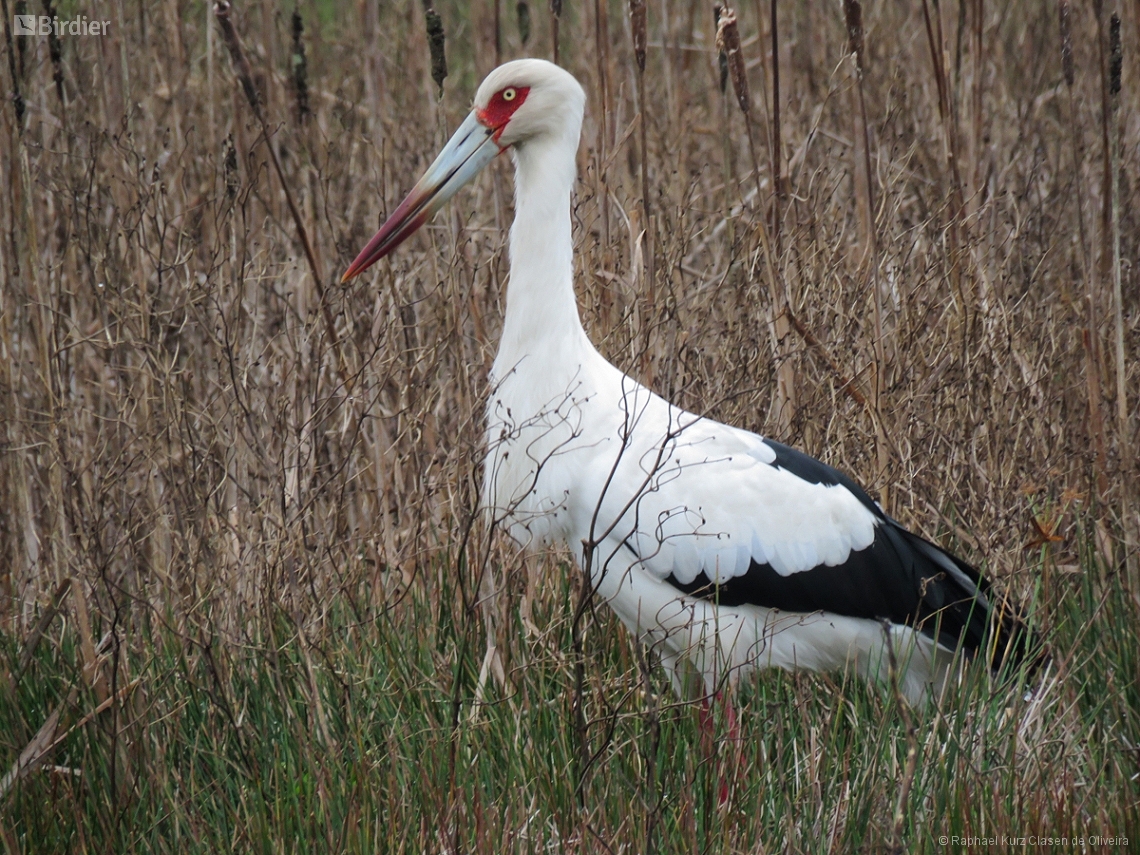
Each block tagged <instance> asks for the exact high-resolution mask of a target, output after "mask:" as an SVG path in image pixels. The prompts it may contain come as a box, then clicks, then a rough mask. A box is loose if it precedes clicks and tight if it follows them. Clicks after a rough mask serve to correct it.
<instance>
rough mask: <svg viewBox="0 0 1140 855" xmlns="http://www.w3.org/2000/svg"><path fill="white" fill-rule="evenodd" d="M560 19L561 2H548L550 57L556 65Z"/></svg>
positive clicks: (553, 0) (560, 0) (559, 0)
mask: <svg viewBox="0 0 1140 855" xmlns="http://www.w3.org/2000/svg"><path fill="white" fill-rule="evenodd" d="M561 19H562V0H550V44H551V49H550V55H551V59H552V60H553V61H554V64H555V65H558V26H559V24H560V23H561Z"/></svg>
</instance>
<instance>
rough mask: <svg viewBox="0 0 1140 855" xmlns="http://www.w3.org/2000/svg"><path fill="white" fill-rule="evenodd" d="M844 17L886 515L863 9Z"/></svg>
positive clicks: (883, 360)
mask: <svg viewBox="0 0 1140 855" xmlns="http://www.w3.org/2000/svg"><path fill="white" fill-rule="evenodd" d="M843 13H844V19H845V21H846V24H847V52H848V54H849V55H850V56H852V57H854V61H855V86H854V90H853V91H854V97H855V104H854V105H853V107H854V109H852V111H851V116H852V121H853V124H854V128H853V137H854V140H855V147H854V155H855V164H854V169H853V170H852V172H853V174H854V177H855V181H854V186H855V208H856V211H857V214H858V223H859V261H858V264H857V269H858V271H859V278H860V279H864V280H865V281H866V283H867V287H868V289H869V290H870V292H871V312H872V320H873V326H872V342H871V350H872V353H873V354H874V364H873V366H872V370H871V411H872V413H873V418H874V421H875V461H876V466H877V469H878V473H877V476H876V480H878V481H879V484H880V486H879V502H880V504H881V505H882V506H883V507H884V508H886V509H887V512H888V513H890V512H891V511H890V508H891V504H890V490H889V487H888V480H889V479H888V478H887V470H888V468H889V466H890V455H889V453H888V451H887V438H886V430H885V427H884V425H883V410H882V392H883V377H884V374H885V372H886V370H887V355H886V346H885V340H884V334H883V293H882V288H881V286H880V283H879V258H878V241H877V237H876V234H875V199H874V183H873V181H872V177H871V133H870V129H869V127H868V125H867V102H866V99H865V97H864V94H863V56H864V54H863V8H862V5H861V4H860V3H859V0H844V2H843Z"/></svg>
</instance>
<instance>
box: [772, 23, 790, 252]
mask: <svg viewBox="0 0 1140 855" xmlns="http://www.w3.org/2000/svg"><path fill="white" fill-rule="evenodd" d="M769 9H770V11H771V20H772V27H771V29H772V52H771V54H770V59H771V63H772V136H771V139H772V143H771V145H770V146H769V149H768V152H769V157H770V158H771V161H772V163H771V170H772V237H773V238H775V241H776V254H777V255H778V256H780V257H783V249H782V241H783V238H782V236H781V234H780V232H781V225H782V219H783V216H782V215H783V211H782V210H781V208H782V206H783V201H784V198H785V197H786V196H787V188H786V187H785V186H784V153H783V151H784V149H783V146H784V136H783V133H782V132H781V130H780V29H779V26H778V25H777V19H776V0H769Z"/></svg>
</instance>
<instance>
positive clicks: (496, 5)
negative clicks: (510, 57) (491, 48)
mask: <svg viewBox="0 0 1140 855" xmlns="http://www.w3.org/2000/svg"><path fill="white" fill-rule="evenodd" d="M502 4H503V0H491V8H492V24H491V25H492V26H493V27H494V28H495V67H496V68H498V67H499V66H500V65H502V64H503V23H502Z"/></svg>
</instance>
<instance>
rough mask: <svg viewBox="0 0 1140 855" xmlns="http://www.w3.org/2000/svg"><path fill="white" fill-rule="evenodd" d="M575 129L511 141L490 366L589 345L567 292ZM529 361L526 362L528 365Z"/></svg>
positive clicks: (522, 363) (560, 355) (546, 359)
mask: <svg viewBox="0 0 1140 855" xmlns="http://www.w3.org/2000/svg"><path fill="white" fill-rule="evenodd" d="M578 135H579V130H578V128H577V127H573V128H569V127H568V128H566V130H565V133H563V134H561V135H555V134H551V135H550V136H549V137H541V138H536V139H533V140H529V141H528V142H526V143H525V144H523V145H520V146H518V147H516V148H515V149H514V152H513V153H514V159H515V221H514V224H513V225H512V226H511V243H510V259H511V275H510V282H509V284H508V286H507V310H506V315H505V317H504V319H503V335H502V339H501V340H500V342H499V353H498V356H497V357H496V358H495V374H496V375H497V376H498V377H500V378H501V377H502V376H503V372H505V371H510V370H512V369H515V368H518V369H520V370H526V368H527V367H529V365H534V366H535V367H536V368H537V367H538V366H537V365H536V363H542V364H545V365H549V364H551V360H552V359H558V360H562V359H567V358H569V359H572V358H573V356H574V354H575V353H577V352H579V351H580V349H581V348H583V347H584V348H586V349H587V350H590V349H592V345H590V343H589V340H588V339H587V338H586V333H585V331H584V330H583V329H582V321H581V319H580V318H579V316H578V304H577V301H576V300H575V298H574V283H573V271H574V244H573V239H572V237H571V233H570V194H571V191H572V190H573V187H574V179H575V174H576V167H575V161H574V156H575V152H576V151H577V148H578ZM528 363H529V365H528Z"/></svg>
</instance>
